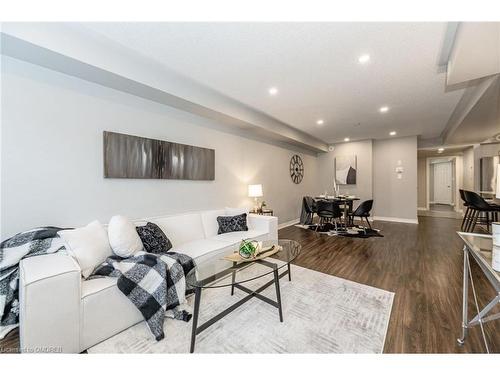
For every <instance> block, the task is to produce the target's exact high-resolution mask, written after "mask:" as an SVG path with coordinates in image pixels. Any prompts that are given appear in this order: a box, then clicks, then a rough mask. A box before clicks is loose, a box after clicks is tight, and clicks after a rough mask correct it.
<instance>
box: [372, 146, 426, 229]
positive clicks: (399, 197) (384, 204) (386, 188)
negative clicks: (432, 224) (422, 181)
mask: <svg viewBox="0 0 500 375" xmlns="http://www.w3.org/2000/svg"><path fill="white" fill-rule="evenodd" d="M399 160H400V161H401V166H402V167H403V168H404V173H403V177H402V179H398V178H397V174H396V172H395V169H396V167H397V166H398V161H399ZM373 197H374V212H375V216H376V217H378V218H390V219H395V220H402V221H408V222H417V137H402V138H394V139H386V140H378V141H374V142H373Z"/></svg>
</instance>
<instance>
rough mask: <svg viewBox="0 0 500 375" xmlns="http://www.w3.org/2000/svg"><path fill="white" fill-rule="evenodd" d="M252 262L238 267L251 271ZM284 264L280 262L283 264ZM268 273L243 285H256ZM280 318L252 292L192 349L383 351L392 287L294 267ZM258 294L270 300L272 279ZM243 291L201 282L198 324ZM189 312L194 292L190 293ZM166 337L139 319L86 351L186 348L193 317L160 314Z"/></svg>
mask: <svg viewBox="0 0 500 375" xmlns="http://www.w3.org/2000/svg"><path fill="white" fill-rule="evenodd" d="M255 267H263V266H261V265H257V264H256V265H253V266H252V267H249V268H248V269H246V270H244V271H242V272H249V273H252V272H255V270H256V268H255ZM282 270H283V269H282ZM270 279H271V276H269V277H265V278H261V279H257V280H254V281H252V282H249V283H246V284H245V285H246V286H247V287H249V288H251V289H256V288H258V286H260V285H262V284H263V283H264V282H265V281H268V280H270ZM280 283H281V296H282V297H281V298H282V304H283V318H284V322H283V323H280V321H279V315H278V310H277V309H276V308H274V307H273V306H271V305H269V304H267V303H265V302H263V301H260V300H258V299H256V298H253V299H251V300H250V301H248V302H247V303H245V304H244V305H242V306H240V307H239V308H238V309H236V310H235V311H233V312H232V313H230V314H229V315H227V316H226V317H224V318H223V319H221V320H220V321H218V322H217V323H215V324H214V325H212V326H211V327H210V328H208V329H206V330H205V331H203V332H202V333H201V334H199V335H198V336H197V339H196V348H195V353H381V352H382V351H383V348H384V341H385V335H386V333H387V326H388V324H389V318H390V315H391V308H392V303H393V299H394V293H391V292H388V291H385V290H382V289H377V288H373V287H370V286H367V285H363V284H358V283H355V282H352V281H348V280H345V279H341V278H338V277H334V276H330V275H326V274H323V273H320V272H316V271H312V270H309V269H306V268H302V267H298V266H292V281H291V282H290V281H288V277H287V276H285V277H283V278H282V279H281V280H280ZM263 294H264V295H266V296H268V297H270V298H272V299H274V300H275V299H276V293H275V288H274V286H273V285H271V286H270V287H269V288H267V289H266V290H265V291H264V292H263ZM245 295H246V294H245V293H244V292H242V291H240V290H238V289H236V290H235V295H234V296H231V295H230V288H228V287H223V288H213V289H205V290H204V291H203V294H202V297H201V307H200V320H199V324H202V323H203V322H205V321H206V320H208V319H209V318H211V317H212V316H214V315H216V314H217V313H218V312H220V311H222V310H223V309H225V308H226V307H228V306H229V305H231V304H232V303H234V302H236V301H238V300H239V299H240V298H242V297H244V296H245ZM188 303H189V305H190V306H189V307H190V308H191V311H192V305H193V303H194V297H190V298H188ZM164 329H165V339H163V340H162V341H159V342H156V341H155V340H154V338H153V337H152V336H151V334H150V332H149V330H148V328H147V327H146V324H145V323H144V322H142V323H139V324H137V325H135V326H133V327H131V328H129V329H127V330H125V331H123V332H121V333H119V334H117V335H116V336H114V337H112V338H110V339H108V340H106V341H104V342H102V343H100V344H97V345H96V346H94V347H92V348H90V349H89V350H88V352H89V353H188V352H189V344H190V339H191V322H189V323H186V322H182V321H176V320H171V319H166V320H165V326H164Z"/></svg>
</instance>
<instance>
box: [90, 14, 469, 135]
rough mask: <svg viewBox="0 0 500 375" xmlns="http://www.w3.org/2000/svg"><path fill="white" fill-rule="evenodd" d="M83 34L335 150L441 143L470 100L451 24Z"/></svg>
mask: <svg viewBox="0 0 500 375" xmlns="http://www.w3.org/2000/svg"><path fill="white" fill-rule="evenodd" d="M83 26H84V27H85V28H90V29H91V30H92V32H97V33H99V34H101V35H103V36H106V37H107V38H108V39H109V42H110V43H112V42H117V43H119V44H121V45H123V46H125V47H127V48H129V49H132V50H133V51H135V52H137V53H139V54H141V55H143V56H146V57H149V58H151V59H153V60H155V61H157V62H159V63H161V64H163V65H164V66H166V67H167V68H169V69H172V70H174V71H176V72H178V73H179V74H181V75H184V76H186V77H189V78H191V79H193V80H195V81H197V82H199V83H201V84H203V85H205V86H208V87H209V88H212V89H214V90H216V91H218V92H220V93H222V94H224V95H226V96H229V97H231V98H233V99H236V100H238V101H240V102H241V103H244V104H245V105H248V106H250V107H252V108H254V109H256V110H258V111H261V112H264V113H266V114H268V115H270V116H272V117H274V118H276V119H278V120H280V121H282V122H284V123H287V124H289V125H291V126H292V127H295V128H297V129H300V130H302V131H305V132H307V133H309V134H311V135H312V136H314V137H316V138H318V139H320V140H322V141H325V142H327V143H336V142H339V141H342V140H343V139H344V138H345V137H349V138H350V139H351V140H356V139H367V138H375V139H380V138H388V137H389V135H388V133H389V132H390V131H397V135H398V136H404V135H420V136H421V137H422V138H433V137H437V136H439V135H440V134H441V132H442V131H443V129H444V127H445V125H446V123H447V121H448V119H449V117H450V114H451V113H452V112H453V109H454V108H455V106H456V104H457V102H458V101H459V99H460V97H461V95H462V93H463V90H462V89H457V90H446V86H445V78H446V77H445V73H444V72H442V71H443V70H442V69H440V68H439V67H438V60H439V56H440V52H441V49H442V47H443V46H442V45H443V40H444V37H445V32H446V23H86V24H83ZM362 54H369V55H370V57H371V60H370V62H369V63H367V64H364V65H362V64H360V63H359V62H358V57H359V56H360V55H362ZM273 86H274V87H277V88H278V90H279V92H278V94H277V95H275V96H271V95H269V93H268V89H269V88H270V87H273ZM381 106H389V108H390V109H389V111H388V112H387V113H384V114H382V113H380V112H379V111H378V109H379V108H380V107H381ZM319 119H323V120H324V124H323V125H321V126H320V125H317V124H316V121H317V120H319Z"/></svg>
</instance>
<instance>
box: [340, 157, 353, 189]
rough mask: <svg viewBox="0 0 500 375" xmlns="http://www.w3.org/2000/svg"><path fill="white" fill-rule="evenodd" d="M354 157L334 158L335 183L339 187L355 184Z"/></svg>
mask: <svg viewBox="0 0 500 375" xmlns="http://www.w3.org/2000/svg"><path fill="white" fill-rule="evenodd" d="M356 174H357V169H356V155H347V156H337V157H335V181H336V182H337V184H340V185H355V184H356Z"/></svg>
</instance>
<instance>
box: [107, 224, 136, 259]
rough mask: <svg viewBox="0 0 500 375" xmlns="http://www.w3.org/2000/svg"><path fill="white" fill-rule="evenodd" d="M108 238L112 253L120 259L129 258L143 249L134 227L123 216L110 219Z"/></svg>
mask: <svg viewBox="0 0 500 375" xmlns="http://www.w3.org/2000/svg"><path fill="white" fill-rule="evenodd" d="M108 238H109V244H110V245H111V249H113V253H115V254H116V255H118V256H119V257H122V258H127V257H130V256H132V255H134V254H135V253H136V252H138V251H141V250H142V248H143V245H142V241H141V238H140V237H139V235H138V234H137V231H136V229H135V225H134V224H133V223H132V222H131V221H130V220H129V219H127V218H126V217H125V216H121V215H116V216H113V217H112V218H111V220H110V221H109V224H108Z"/></svg>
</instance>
